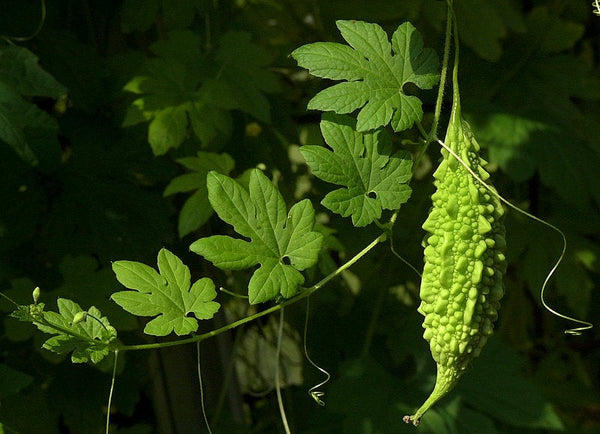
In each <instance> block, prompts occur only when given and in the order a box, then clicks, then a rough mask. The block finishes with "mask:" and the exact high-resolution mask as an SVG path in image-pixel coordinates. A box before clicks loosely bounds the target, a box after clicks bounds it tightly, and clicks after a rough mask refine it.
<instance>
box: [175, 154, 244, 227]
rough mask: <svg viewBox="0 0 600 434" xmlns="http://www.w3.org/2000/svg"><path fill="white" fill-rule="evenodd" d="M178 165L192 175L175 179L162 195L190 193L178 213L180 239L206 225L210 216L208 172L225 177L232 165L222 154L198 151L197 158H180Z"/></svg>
mask: <svg viewBox="0 0 600 434" xmlns="http://www.w3.org/2000/svg"><path fill="white" fill-rule="evenodd" d="M177 162H178V163H179V164H181V165H182V166H184V167H185V168H186V169H189V170H190V171H191V172H190V173H186V174H184V175H181V176H178V177H176V178H174V179H173V180H172V181H171V182H170V183H169V185H167V188H165V192H164V195H165V196H169V195H172V194H175V193H187V192H191V191H193V194H192V195H191V196H190V197H189V198H188V199H187V200H186V201H185V203H184V204H183V208H181V211H180V213H179V225H178V229H179V236H180V237H182V238H183V237H184V236H185V235H187V234H189V233H190V232H192V231H195V230H196V229H198V228H199V227H200V226H202V225H203V224H204V223H206V221H207V220H208V219H209V218H210V216H211V215H212V214H213V209H212V206H210V202H209V201H208V189H207V187H206V175H207V174H208V172H210V171H211V170H215V171H217V172H219V173H222V174H224V175H227V174H229V172H231V170H233V167H234V165H235V161H234V160H233V158H231V157H230V156H229V155H228V154H225V153H223V154H216V153H214V152H202V151H201V152H198V154H197V156H196V157H186V158H180V159H178V160H177Z"/></svg>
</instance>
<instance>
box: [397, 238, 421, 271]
mask: <svg viewBox="0 0 600 434" xmlns="http://www.w3.org/2000/svg"><path fill="white" fill-rule="evenodd" d="M390 250H391V251H392V253H393V254H394V255H395V256H396V257H397V258H398V259H400V260H401V261H402V262H404V263H405V264H406V265H407V266H408V267H409V268H410V269H411V270H413V271H414V272H415V273H417V276H419V279H420V278H421V277H423V276H422V275H421V273H420V272H419V270H417V267H415V266H414V265H413V264H411V263H410V262H408V260H407V259H404V258H403V257H402V255H400V254H399V253H398V252H397V251H396V249H395V248H394V238H393V237H392V235H391V234H390Z"/></svg>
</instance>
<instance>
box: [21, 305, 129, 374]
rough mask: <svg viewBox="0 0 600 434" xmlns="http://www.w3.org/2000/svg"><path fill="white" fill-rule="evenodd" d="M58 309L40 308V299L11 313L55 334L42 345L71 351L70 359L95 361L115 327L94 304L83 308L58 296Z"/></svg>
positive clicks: (105, 353) (103, 353) (105, 349)
mask: <svg viewBox="0 0 600 434" xmlns="http://www.w3.org/2000/svg"><path fill="white" fill-rule="evenodd" d="M56 304H57V305H58V312H52V311H46V310H44V303H38V304H30V305H27V306H19V307H18V309H17V310H15V311H14V312H13V313H12V314H11V316H13V317H14V318H17V319H18V320H19V321H26V322H30V323H32V324H33V325H35V326H36V327H37V328H38V329H39V330H40V331H42V332H44V333H49V334H53V335H56V336H54V337H51V338H50V339H48V340H46V342H44V344H43V348H45V349H47V350H49V351H52V352H54V353H57V354H66V353H71V352H72V353H73V354H72V355H71V361H72V362H73V363H85V362H88V361H91V362H93V363H99V362H100V361H102V359H104V358H105V357H106V356H108V354H109V345H110V344H111V343H112V342H113V341H114V340H115V339H116V338H117V330H116V329H115V328H114V327H113V326H111V325H110V323H109V322H108V319H107V318H106V317H103V316H102V313H101V312H100V311H99V310H98V309H97V308H95V307H94V306H92V307H90V308H89V309H88V310H87V311H84V310H82V309H81V307H80V306H79V305H78V304H77V303H75V302H74V301H72V300H68V299H66V298H59V299H58V300H57V301H56Z"/></svg>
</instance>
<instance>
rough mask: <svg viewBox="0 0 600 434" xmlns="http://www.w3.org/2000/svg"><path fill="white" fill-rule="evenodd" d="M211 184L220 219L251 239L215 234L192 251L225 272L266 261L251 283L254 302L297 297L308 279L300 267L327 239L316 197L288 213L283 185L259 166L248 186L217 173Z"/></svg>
mask: <svg viewBox="0 0 600 434" xmlns="http://www.w3.org/2000/svg"><path fill="white" fill-rule="evenodd" d="M207 183H208V197H209V200H210V203H211V205H212V207H213V208H214V209H215V211H216V212H217V214H218V215H219V217H220V218H221V219H222V220H223V221H224V222H226V223H229V224H230V225H232V226H233V227H234V229H235V231H236V232H237V233H238V234H240V235H242V236H244V237H247V238H250V241H244V240H241V239H238V238H232V237H229V236H226V235H213V236H211V237H207V238H201V239H199V240H198V241H195V242H194V243H193V244H192V245H191V246H190V249H191V250H192V251H193V252H195V253H197V254H199V255H202V256H204V257H205V258H206V259H208V260H209V261H211V262H212V263H213V264H215V265H216V266H217V267H219V268H221V269H223V270H243V269H246V268H250V267H253V266H255V265H257V264H260V267H259V268H258V269H257V270H256V271H255V272H254V273H253V275H252V278H251V279H250V282H249V283H248V296H249V298H250V303H251V304H256V303H262V302H265V301H269V300H272V299H273V298H275V297H277V296H278V295H281V296H282V297H285V298H290V297H292V296H294V295H295V294H296V292H297V290H298V287H299V286H300V285H302V284H303V283H304V276H302V274H301V273H300V271H302V270H306V269H307V268H309V267H312V266H313V265H315V263H316V262H317V259H318V256H319V251H320V250H321V243H322V241H323V235H322V234H320V233H319V232H316V231H315V230H314V224H315V214H314V210H313V207H312V205H311V203H310V201H309V200H303V201H300V202H298V203H296V204H295V205H294V206H292V208H291V209H290V210H289V212H288V213H286V207H285V202H284V201H283V198H282V197H281V195H280V193H279V192H278V191H277V188H276V187H275V186H274V185H273V184H272V183H271V181H269V179H268V178H267V177H266V176H265V175H264V174H263V173H262V172H261V171H260V170H258V169H255V170H253V171H252V172H250V180H249V184H248V190H246V189H245V188H244V187H243V186H242V185H241V184H240V183H238V182H236V181H235V180H233V179H231V178H229V177H227V176H224V175H220V174H218V173H216V172H210V173H209V174H208V181H207Z"/></svg>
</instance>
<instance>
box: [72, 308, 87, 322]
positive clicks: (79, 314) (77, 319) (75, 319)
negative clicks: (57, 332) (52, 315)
mask: <svg viewBox="0 0 600 434" xmlns="http://www.w3.org/2000/svg"><path fill="white" fill-rule="evenodd" d="M86 318H87V312H86V311H81V312H77V313H76V314H75V316H74V317H73V322H72V324H73V325H75V324H79V323H80V322H82V321H85V319H86Z"/></svg>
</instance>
